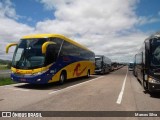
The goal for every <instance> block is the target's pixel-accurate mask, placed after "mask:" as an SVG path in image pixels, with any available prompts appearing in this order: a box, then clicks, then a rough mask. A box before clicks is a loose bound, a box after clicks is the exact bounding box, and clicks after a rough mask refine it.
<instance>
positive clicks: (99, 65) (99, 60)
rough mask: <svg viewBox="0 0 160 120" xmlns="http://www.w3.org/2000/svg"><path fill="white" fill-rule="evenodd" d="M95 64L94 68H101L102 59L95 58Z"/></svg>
mask: <svg viewBox="0 0 160 120" xmlns="http://www.w3.org/2000/svg"><path fill="white" fill-rule="evenodd" d="M95 63H96V67H101V64H102V58H101V57H95Z"/></svg>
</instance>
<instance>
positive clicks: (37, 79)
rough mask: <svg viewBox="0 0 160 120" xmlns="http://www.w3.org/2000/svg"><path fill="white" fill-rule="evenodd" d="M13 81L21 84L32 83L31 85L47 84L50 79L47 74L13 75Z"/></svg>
mask: <svg viewBox="0 0 160 120" xmlns="http://www.w3.org/2000/svg"><path fill="white" fill-rule="evenodd" d="M11 79H12V80H13V81H15V82H19V83H31V84H47V83H48V81H49V80H50V77H49V76H47V75H45V74H40V75H16V74H14V73H11Z"/></svg>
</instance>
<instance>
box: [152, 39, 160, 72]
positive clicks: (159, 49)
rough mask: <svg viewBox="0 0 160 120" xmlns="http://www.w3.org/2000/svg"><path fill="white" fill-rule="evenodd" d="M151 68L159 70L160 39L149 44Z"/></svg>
mask: <svg viewBox="0 0 160 120" xmlns="http://www.w3.org/2000/svg"><path fill="white" fill-rule="evenodd" d="M151 68H153V69H157V68H158V69H160V39H157V40H153V41H152V42H151Z"/></svg>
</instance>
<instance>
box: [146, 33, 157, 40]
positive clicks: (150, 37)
mask: <svg viewBox="0 0 160 120" xmlns="http://www.w3.org/2000/svg"><path fill="white" fill-rule="evenodd" d="M153 38H160V32H156V33H154V34H152V35H151V36H149V37H148V38H147V39H145V40H149V39H153Z"/></svg>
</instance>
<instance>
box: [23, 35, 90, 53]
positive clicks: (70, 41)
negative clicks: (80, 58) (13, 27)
mask: <svg viewBox="0 0 160 120" xmlns="http://www.w3.org/2000/svg"><path fill="white" fill-rule="evenodd" d="M51 37H56V38H61V39H63V40H65V41H67V42H69V43H72V44H74V45H76V46H78V47H80V48H82V49H85V50H88V51H91V50H89V49H88V48H87V47H85V46H82V45H80V44H79V43H77V42H75V41H74V40H71V39H69V38H67V37H65V36H63V35H61V34H33V35H26V36H23V37H22V39H31V38H51ZM91 52H92V51H91Z"/></svg>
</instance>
